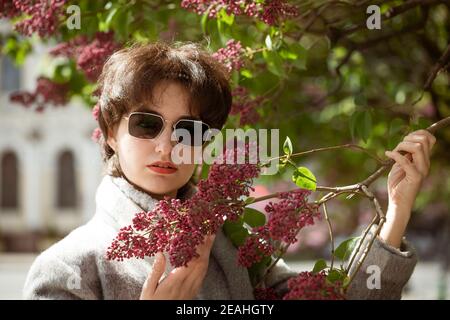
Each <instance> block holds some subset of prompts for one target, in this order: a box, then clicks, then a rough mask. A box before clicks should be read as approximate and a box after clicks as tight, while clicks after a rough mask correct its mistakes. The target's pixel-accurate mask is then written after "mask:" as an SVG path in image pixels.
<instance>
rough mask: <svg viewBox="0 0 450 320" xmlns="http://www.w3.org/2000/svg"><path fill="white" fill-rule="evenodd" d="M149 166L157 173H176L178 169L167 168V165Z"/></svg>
mask: <svg viewBox="0 0 450 320" xmlns="http://www.w3.org/2000/svg"><path fill="white" fill-rule="evenodd" d="M147 168H149V169H150V170H152V171H154V172H156V173H162V174H171V173H175V172H176V171H177V169H176V168H165V167H160V166H157V165H149V166H147Z"/></svg>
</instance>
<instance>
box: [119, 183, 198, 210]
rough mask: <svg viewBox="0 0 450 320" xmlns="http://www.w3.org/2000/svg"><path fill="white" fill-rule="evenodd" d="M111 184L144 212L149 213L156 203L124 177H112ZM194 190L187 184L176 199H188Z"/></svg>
mask: <svg viewBox="0 0 450 320" xmlns="http://www.w3.org/2000/svg"><path fill="white" fill-rule="evenodd" d="M112 182H113V183H114V184H115V185H116V186H117V187H118V188H119V189H120V191H122V192H123V193H124V194H125V195H126V196H127V197H128V198H129V199H130V200H132V201H133V202H134V203H136V204H137V205H138V206H139V207H141V208H142V209H143V210H145V211H151V210H152V209H153V207H154V206H155V205H156V204H157V203H158V199H156V198H154V197H152V196H151V195H149V194H148V193H146V192H144V191H142V190H140V189H139V188H138V187H136V186H135V185H133V184H132V183H130V182H129V181H128V179H126V178H125V177H122V176H120V177H112ZM195 192H196V189H195V187H194V186H193V185H191V184H188V185H187V186H185V187H183V188H181V189H180V190H179V192H178V194H177V198H180V199H182V200H184V199H187V198H190V197H191V196H192V195H193V194H194V193H195Z"/></svg>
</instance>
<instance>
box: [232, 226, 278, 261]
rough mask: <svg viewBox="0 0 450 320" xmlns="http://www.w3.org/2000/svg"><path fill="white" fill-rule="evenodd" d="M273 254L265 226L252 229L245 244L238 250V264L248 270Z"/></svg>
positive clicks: (271, 242)
mask: <svg viewBox="0 0 450 320" xmlns="http://www.w3.org/2000/svg"><path fill="white" fill-rule="evenodd" d="M274 252H275V247H274V245H273V241H272V239H270V233H269V229H268V227H267V225H264V226H262V227H257V228H254V229H253V232H252V233H251V234H250V235H249V236H248V237H247V238H246V239H245V243H244V244H243V245H242V246H240V247H239V248H238V264H239V265H241V266H243V267H245V268H250V267H251V266H252V265H253V264H255V263H258V262H259V261H261V260H262V259H263V258H264V257H268V256H271V255H272V254H273V253H274Z"/></svg>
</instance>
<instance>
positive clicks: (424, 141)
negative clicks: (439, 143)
mask: <svg viewBox="0 0 450 320" xmlns="http://www.w3.org/2000/svg"><path fill="white" fill-rule="evenodd" d="M403 141H408V142H412V143H420V144H421V145H422V148H423V151H424V152H425V156H426V158H427V159H429V158H430V151H431V148H432V145H431V142H430V141H429V140H428V138H427V137H426V136H424V135H410V136H406V137H405V138H404V139H403Z"/></svg>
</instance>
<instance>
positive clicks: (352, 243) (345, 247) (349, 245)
mask: <svg viewBox="0 0 450 320" xmlns="http://www.w3.org/2000/svg"><path fill="white" fill-rule="evenodd" d="M359 239H360V237H353V238H350V239H347V240H345V241H344V242H342V243H341V244H340V245H339V246H338V247H337V248H336V250H335V251H334V256H335V257H336V258H338V259H341V260H342V261H345V260H347V259H348V258H349V257H350V254H351V253H352V252H353V250H354V249H355V247H356V244H357V243H358V241H359Z"/></svg>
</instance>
